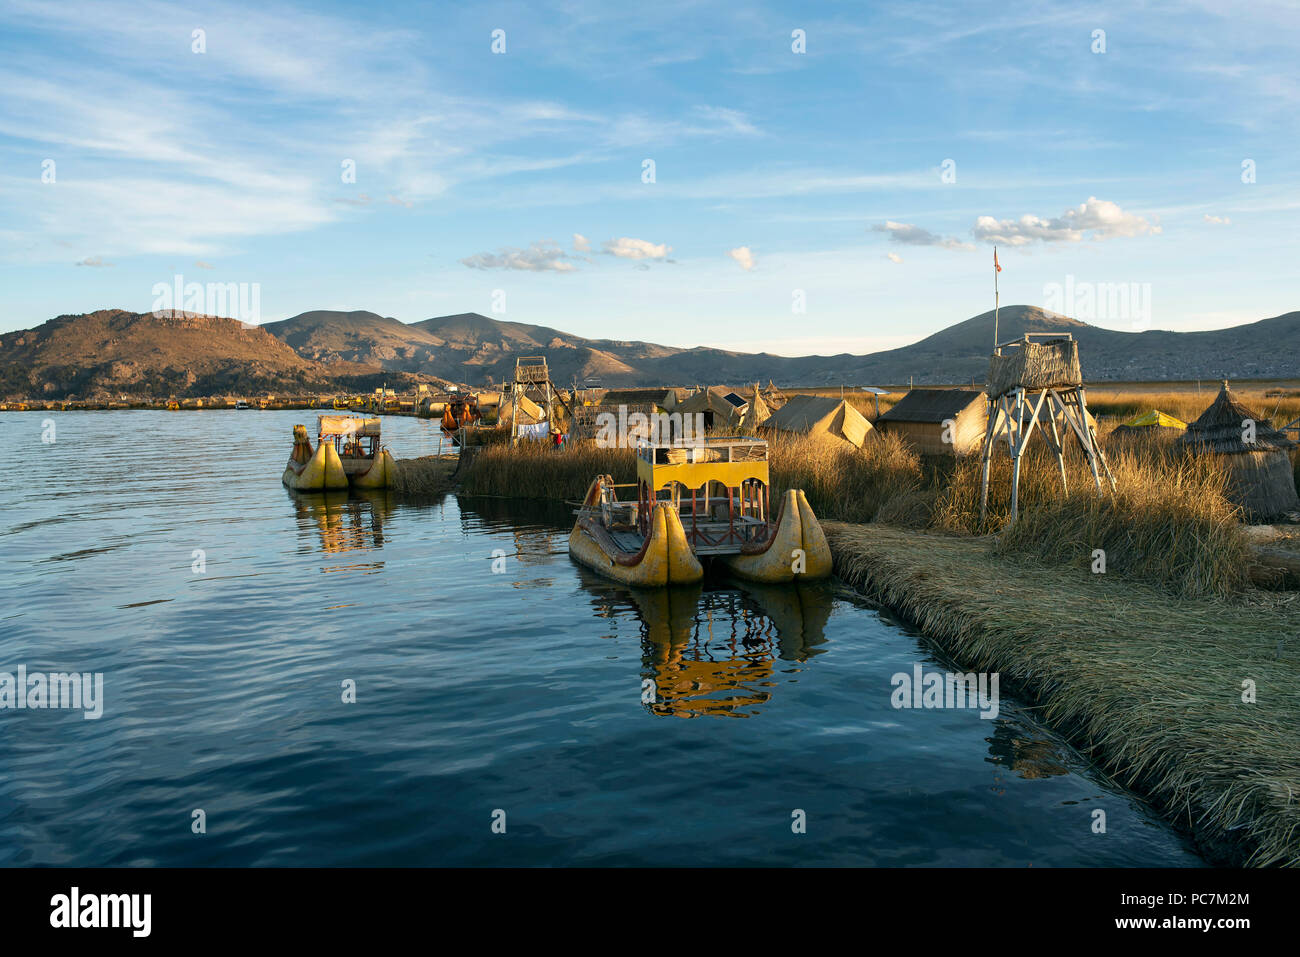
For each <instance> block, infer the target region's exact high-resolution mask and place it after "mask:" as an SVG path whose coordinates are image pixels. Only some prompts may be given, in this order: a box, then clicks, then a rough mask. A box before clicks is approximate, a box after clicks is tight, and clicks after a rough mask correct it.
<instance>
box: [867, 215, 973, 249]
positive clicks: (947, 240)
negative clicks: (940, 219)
mask: <svg viewBox="0 0 1300 957" xmlns="http://www.w3.org/2000/svg"><path fill="white" fill-rule="evenodd" d="M871 228H872V229H874V230H875V231H876V232H878V233H888V234H889V238H890V239H891V240H893V241H894V242H896V243H903V244H905V245H908V246H939V247H940V248H942V249H974V248H975V247H974V246H972V245H971V244H970V243H964V242H962V241H961V240H960V239H957V238H956V237H954V236H940V235H939V234H938V233H932V232H930V231H929V230H928V229H922V228H921V227H920V226H916V225H913V224H912V223H896V222H894V221H893V220H892V219H890V220H886V221H885V224H884V225H883V226H882V225H879V224H877V225H875V226H872V227H871Z"/></svg>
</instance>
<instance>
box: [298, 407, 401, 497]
mask: <svg viewBox="0 0 1300 957" xmlns="http://www.w3.org/2000/svg"><path fill="white" fill-rule="evenodd" d="M396 467H397V466H396V463H395V462H394V461H393V456H392V453H390V452H389V451H388V449H387V448H385V447H384V446H383V445H382V444H381V443H380V425H379V420H378V419H375V418H360V417H356V416H350V415H322V416H318V417H317V445H316V447H315V448H314V449H313V448H312V445H311V440H310V439H309V438H308V436H307V427H306V426H305V425H295V426H294V427H293V452H292V453H291V454H290V456H289V462H288V465H286V466H285V469H284V484H285V485H287V486H288V487H289V488H291V489H296V490H298V491H300V492H326V491H333V490H339V489H346V488H367V489H368V488H388V486H389V484H390V483H391V482H392V479H393V473H394V471H395V469H396Z"/></svg>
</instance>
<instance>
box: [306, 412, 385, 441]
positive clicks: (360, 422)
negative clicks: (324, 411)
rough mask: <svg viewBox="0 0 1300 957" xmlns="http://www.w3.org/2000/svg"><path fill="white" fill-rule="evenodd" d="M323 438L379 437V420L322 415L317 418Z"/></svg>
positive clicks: (355, 416) (351, 416) (354, 416)
mask: <svg viewBox="0 0 1300 957" xmlns="http://www.w3.org/2000/svg"><path fill="white" fill-rule="evenodd" d="M317 420H318V423H319V425H320V429H319V434H320V435H321V437H324V436H327V435H378V434H379V419H378V418H362V417H361V416H357V415H322V416H318V417H317Z"/></svg>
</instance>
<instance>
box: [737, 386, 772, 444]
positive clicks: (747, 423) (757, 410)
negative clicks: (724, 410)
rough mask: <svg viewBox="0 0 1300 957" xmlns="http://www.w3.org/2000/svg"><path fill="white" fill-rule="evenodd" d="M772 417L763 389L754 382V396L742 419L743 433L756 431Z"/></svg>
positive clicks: (741, 429) (749, 433) (741, 427)
mask: <svg viewBox="0 0 1300 957" xmlns="http://www.w3.org/2000/svg"><path fill="white" fill-rule="evenodd" d="M771 417H772V410H771V409H769V408H768V407H767V402H765V401H764V399H763V391H762V390H761V389H760V388H759V387H758V383H757V382H755V383H754V397H753V398H752V399H750V400H749V405H748V406H747V407H746V408H745V414H744V415H743V416H741V419H740V431H741V434H743V435H752V434H753V433H754V431H755V430H756V429H757V428H758V427H759V426H760V425H762V424H763V423H764V422H766V421H767V420H768V419H770V418H771Z"/></svg>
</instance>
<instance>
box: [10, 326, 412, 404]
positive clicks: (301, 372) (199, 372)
mask: <svg viewBox="0 0 1300 957" xmlns="http://www.w3.org/2000/svg"><path fill="white" fill-rule="evenodd" d="M399 325H400V323H399ZM385 377H386V372H385V370H384V369H383V368H382V366H380V365H378V364H373V365H369V366H365V365H357V364H353V363H350V362H348V361H346V360H344V361H340V362H337V363H335V364H333V365H328V366H327V365H326V364H325V363H322V362H317V361H314V360H310V359H305V358H303V357H302V356H301V355H299V354H298V353H297V352H295V351H294V350H293V349H292V348H290V347H289V346H288V345H287V344H285V343H284V342H282V341H281V340H279V339H277V338H276V337H275V336H273V335H271V334H270V333H269V332H267V331H266V329H264V328H261V327H259V326H244V325H242V324H241V323H240V322H238V321H237V320H234V319H223V318H219V317H216V316H202V315H195V314H193V313H181V312H178V313H176V314H175V315H172V314H164V315H162V316H155V315H154V314H152V313H134V312H127V311H125V310H123V309H102V310H99V311H97V312H91V313H86V314H84V315H64V316H59V317H57V318H55V319H51V320H50V321H48V322H46V323H43V324H42V325H39V326H37V327H36V328H35V329H27V330H23V331H21V332H10V333H6V334H5V335H3V336H0V395H3V396H11V397H33V398H46V399H66V398H73V397H75V398H81V399H86V398H94V397H100V396H116V395H118V394H126V395H130V396H143V397H161V398H165V397H168V396H171V395H175V396H203V395H221V394H244V395H252V394H257V393H266V392H270V393H284V392H296V391H319V390H328V389H332V388H334V386H335V384H336V383H339V382H347V383H349V384H354V385H364V386H365V387H367V388H368V387H369V385H370V382H372V381H374V380H376V379H379V380H381V381H382V379H383V378H385Z"/></svg>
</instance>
